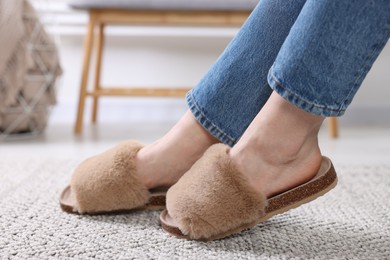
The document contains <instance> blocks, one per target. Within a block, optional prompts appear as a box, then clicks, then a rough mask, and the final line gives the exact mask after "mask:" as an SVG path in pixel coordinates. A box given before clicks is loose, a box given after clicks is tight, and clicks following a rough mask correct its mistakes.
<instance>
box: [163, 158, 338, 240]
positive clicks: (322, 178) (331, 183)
mask: <svg viewBox="0 0 390 260" xmlns="http://www.w3.org/2000/svg"><path fill="white" fill-rule="evenodd" d="M336 185H337V175H336V172H335V170H334V167H333V165H332V162H331V161H330V160H329V159H328V158H326V157H323V160H322V164H321V167H320V170H319V171H318V173H317V174H316V176H315V177H313V178H312V179H311V180H310V181H308V182H306V183H304V184H302V185H299V186H297V187H295V188H293V189H291V190H289V191H286V192H283V193H281V194H278V195H275V196H273V197H271V198H269V199H268V200H267V202H268V206H267V207H266V208H265V209H264V212H265V214H264V215H262V216H259V218H258V219H257V220H256V221H254V222H251V223H245V224H243V225H241V226H239V227H234V228H231V229H229V230H228V231H226V232H221V233H220V234H217V235H214V236H211V237H207V238H200V239H193V238H191V237H190V236H189V235H185V234H183V233H182V232H181V230H180V229H179V227H177V225H176V223H175V221H174V220H173V218H172V217H170V216H169V213H168V211H167V210H164V211H163V212H162V213H161V215H160V224H161V226H162V228H163V229H164V230H165V231H166V232H167V233H169V234H171V235H174V236H176V237H178V238H184V239H188V240H201V241H211V240H216V239H221V238H224V237H227V236H230V235H232V234H236V233H239V232H241V231H243V230H245V229H248V228H251V227H254V226H256V225H258V224H259V223H262V222H264V221H266V220H268V219H269V218H271V217H273V216H275V215H278V214H281V213H284V212H286V211H288V210H290V209H293V208H297V207H299V206H301V205H302V204H305V203H308V202H310V201H313V200H315V199H317V198H318V197H320V196H322V195H324V194H325V193H327V192H328V191H330V190H331V189H333V188H334V187H335V186H336Z"/></svg>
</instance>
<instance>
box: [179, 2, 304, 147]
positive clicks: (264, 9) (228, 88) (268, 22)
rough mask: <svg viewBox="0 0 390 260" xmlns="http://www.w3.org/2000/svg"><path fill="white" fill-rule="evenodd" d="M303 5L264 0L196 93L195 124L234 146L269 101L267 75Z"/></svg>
mask: <svg viewBox="0 0 390 260" xmlns="http://www.w3.org/2000/svg"><path fill="white" fill-rule="evenodd" d="M305 2H306V1H305V0H298V1H295V0H293V1H290V0H288V1H283V0H262V1H260V3H259V4H258V6H257V7H256V9H255V10H254V11H253V12H252V14H251V16H250V17H249V19H248V20H247V22H246V23H245V24H244V25H243V27H242V29H241V30H240V32H239V33H238V34H237V36H236V37H235V38H234V39H233V41H232V42H231V43H230V44H229V46H228V47H227V48H226V49H225V51H224V53H223V54H222V55H221V57H220V58H219V59H218V60H217V62H216V63H215V64H214V66H213V67H212V68H211V69H210V71H209V72H208V73H207V74H206V76H205V77H204V78H203V79H202V80H201V81H200V83H199V84H198V86H197V87H195V88H194V89H193V90H192V91H191V92H189V93H188V94H187V102H188V105H189V107H190V110H191V111H192V113H193V114H194V116H195V117H196V119H197V120H198V121H199V122H200V123H201V124H202V125H203V126H204V127H205V128H206V129H207V130H208V131H209V132H210V133H211V134H212V135H214V136H215V137H216V138H218V139H219V140H220V141H222V142H224V143H226V144H228V145H230V146H233V145H234V144H235V143H236V142H237V141H238V139H239V138H240V137H241V135H242V134H243V133H244V131H245V130H246V129H247V127H248V126H249V124H250V122H251V121H252V120H253V118H254V117H255V116H256V114H257V113H258V112H259V111H260V109H261V107H262V106H263V105H264V104H265V102H266V101H267V99H268V98H269V96H270V95H271V92H272V90H271V88H270V87H269V86H268V82H267V74H268V70H269V68H270V67H271V66H272V64H273V62H274V61H275V58H276V56H277V54H278V52H279V50H280V47H281V46H282V44H283V42H284V40H285V39H286V37H287V35H288V33H289V31H290V29H291V27H292V25H293V24H294V22H295V20H296V18H297V16H298V15H299V13H300V12H301V9H302V7H303V5H304V3H305Z"/></svg>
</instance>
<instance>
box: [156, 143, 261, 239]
mask: <svg viewBox="0 0 390 260" xmlns="http://www.w3.org/2000/svg"><path fill="white" fill-rule="evenodd" d="M266 205H267V202H266V197H265V196H264V195H263V194H261V193H259V192H257V191H256V190H255V189H254V188H252V186H250V184H249V182H248V180H247V179H246V178H245V177H244V176H243V175H242V174H240V173H238V171H237V170H236V168H235V167H234V165H233V164H232V163H231V160H230V159H229V155H228V148H227V146H225V145H223V144H217V145H214V146H212V147H210V148H209V149H208V150H207V151H206V153H205V154H204V156H203V157H202V158H201V159H199V160H198V161H197V162H196V163H195V164H194V165H193V166H192V168H191V169H190V170H189V171H188V172H187V173H186V174H185V175H184V176H183V177H182V178H181V179H180V180H179V182H178V183H176V184H175V185H173V186H172V187H171V188H170V189H169V190H168V193H167V210H166V211H165V212H163V214H162V215H161V223H162V225H163V227H164V229H165V230H167V231H168V232H170V233H173V234H175V235H178V236H180V233H181V234H182V235H184V236H185V237H187V238H190V239H200V240H207V239H209V238H211V237H214V236H216V235H220V234H223V233H225V232H229V231H231V230H233V229H235V228H239V227H241V226H242V225H243V224H244V225H245V224H250V223H252V222H254V221H256V220H257V219H259V217H261V216H263V215H264V209H265V207H266ZM177 229H179V230H180V231H178V230H177ZM175 230H176V231H175Z"/></svg>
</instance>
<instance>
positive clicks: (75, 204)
mask: <svg viewBox="0 0 390 260" xmlns="http://www.w3.org/2000/svg"><path fill="white" fill-rule="evenodd" d="M142 147H143V145H142V144H140V143H138V142H135V141H126V142H123V143H121V144H119V145H117V146H116V147H114V148H112V149H110V150H108V151H106V152H104V153H102V154H99V155H97V156H94V157H91V158H89V159H87V160H85V161H83V162H82V163H81V164H80V165H79V166H78V167H77V168H76V170H75V171H74V174H73V176H72V179H71V183H70V185H69V186H68V187H66V188H65V189H64V191H63V192H62V194H61V198H60V205H61V208H62V209H63V210H64V211H66V212H68V213H78V214H101V213H112V212H123V211H129V210H133V209H137V208H143V207H146V206H154V207H160V208H161V207H164V206H165V193H164V192H157V193H151V192H150V191H149V190H148V189H147V188H146V186H145V185H144V184H143V183H141V182H140V180H139V179H138V177H137V175H136V174H135V172H136V168H135V167H136V166H135V162H134V160H135V156H136V154H137V152H138V151H139V150H140V149H141V148H142Z"/></svg>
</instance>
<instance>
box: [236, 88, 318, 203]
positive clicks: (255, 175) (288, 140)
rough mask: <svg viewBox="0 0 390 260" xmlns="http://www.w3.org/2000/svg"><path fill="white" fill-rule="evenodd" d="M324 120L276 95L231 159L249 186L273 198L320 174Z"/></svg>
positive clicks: (247, 131)
mask: <svg viewBox="0 0 390 260" xmlns="http://www.w3.org/2000/svg"><path fill="white" fill-rule="evenodd" d="M323 121H324V118H323V117H320V116H316V115H312V114H309V113H307V112H305V111H303V110H301V109H299V108H297V107H295V106H293V105H291V104H290V103H288V102H287V101H285V100H284V99H283V98H282V97H280V96H279V95H278V94H276V93H275V92H274V93H273V94H272V95H271V97H270V98H269V100H268V101H267V103H266V104H265V106H264V107H263V109H262V110H261V111H260V112H259V114H258V115H257V116H256V118H255V119H254V121H253V122H252V123H251V125H250V126H249V127H248V129H247V130H246V131H245V133H244V135H243V136H242V138H241V139H240V141H239V142H238V143H237V144H236V145H235V146H234V147H233V148H232V149H231V150H230V156H231V158H232V160H233V162H234V163H235V165H236V167H237V168H238V170H239V171H240V172H242V173H243V174H244V175H245V176H246V177H247V178H248V179H249V182H250V184H251V185H252V186H253V187H254V188H255V189H256V190H258V191H261V192H263V193H264V194H265V195H266V196H267V197H271V196H273V195H276V194H278V193H281V192H283V191H286V190H288V189H291V188H293V187H296V186H298V185H299V184H302V183H304V182H306V181H308V180H310V179H311V178H312V177H314V175H315V174H316V173H317V171H318V169H319V167H320V164H321V160H322V156H321V152H320V149H319V146H318V139H317V136H318V131H319V129H320V126H321V124H322V122H323Z"/></svg>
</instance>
